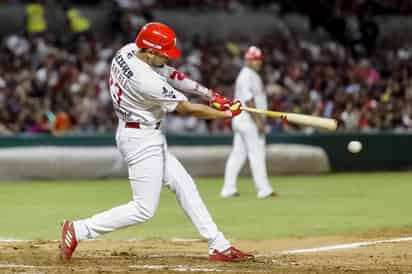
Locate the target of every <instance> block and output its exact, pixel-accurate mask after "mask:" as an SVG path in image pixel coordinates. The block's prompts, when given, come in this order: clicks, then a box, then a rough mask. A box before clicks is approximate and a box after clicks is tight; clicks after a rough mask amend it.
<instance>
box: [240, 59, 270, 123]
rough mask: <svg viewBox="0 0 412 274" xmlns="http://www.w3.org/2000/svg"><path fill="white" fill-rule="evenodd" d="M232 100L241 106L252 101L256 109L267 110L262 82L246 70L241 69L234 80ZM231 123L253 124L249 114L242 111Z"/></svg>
mask: <svg viewBox="0 0 412 274" xmlns="http://www.w3.org/2000/svg"><path fill="white" fill-rule="evenodd" d="M234 99H235V100H239V101H240V102H241V103H242V105H245V103H246V102H247V101H249V100H251V99H254V101H255V104H256V108H258V109H267V100H266V94H265V93H264V91H263V82H262V79H261V78H260V76H259V74H258V73H257V72H256V71H254V70H252V69H250V68H248V67H246V66H245V67H243V68H242V70H241V71H240V73H239V76H238V77H237V78H236V83H235V94H234ZM233 123H253V120H252V118H251V117H250V114H249V113H247V112H245V111H243V112H242V113H241V114H240V115H238V116H237V117H235V118H234V119H233Z"/></svg>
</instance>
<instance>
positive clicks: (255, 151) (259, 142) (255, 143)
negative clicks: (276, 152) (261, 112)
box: [220, 121, 273, 198]
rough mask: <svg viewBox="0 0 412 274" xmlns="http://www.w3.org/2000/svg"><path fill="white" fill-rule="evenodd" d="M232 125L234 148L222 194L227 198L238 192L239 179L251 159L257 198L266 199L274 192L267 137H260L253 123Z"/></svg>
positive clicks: (234, 123) (226, 169) (227, 163)
mask: <svg viewBox="0 0 412 274" xmlns="http://www.w3.org/2000/svg"><path fill="white" fill-rule="evenodd" d="M232 125H233V131H234V136H233V148H232V152H231V153H230V155H229V158H228V160H227V162H226V168H225V179H224V180H225V181H224V185H223V188H222V191H221V193H220V194H221V196H222V197H227V196H230V195H231V194H233V193H236V192H237V178H238V176H239V173H240V171H241V169H242V167H243V166H244V164H245V162H246V159H249V166H250V169H251V172H252V177H253V181H254V182H255V187H256V191H257V196H258V197H259V198H263V197H266V196H267V195H269V194H270V193H272V191H273V190H272V187H271V185H270V183H269V179H268V175H267V171H266V161H265V137H264V136H261V135H259V132H258V129H257V127H256V125H255V124H254V123H252V122H249V123H248V122H238V121H236V122H235V121H234V122H233V123H232Z"/></svg>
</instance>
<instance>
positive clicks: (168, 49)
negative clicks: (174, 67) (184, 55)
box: [136, 22, 180, 59]
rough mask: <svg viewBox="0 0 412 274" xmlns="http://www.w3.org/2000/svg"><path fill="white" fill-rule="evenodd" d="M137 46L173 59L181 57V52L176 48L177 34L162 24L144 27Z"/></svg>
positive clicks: (137, 39) (149, 24) (151, 24)
mask: <svg viewBox="0 0 412 274" xmlns="http://www.w3.org/2000/svg"><path fill="white" fill-rule="evenodd" d="M136 45H137V47H139V48H141V49H153V50H154V51H157V52H159V53H161V54H163V55H165V56H167V57H169V58H172V59H175V58H179V57H180V50H179V49H178V48H177V47H176V33H175V32H174V31H173V30H172V29H171V28H170V27H169V26H167V25H165V24H162V23H157V22H153V23H148V24H146V25H144V26H143V27H142V29H141V30H140V32H139V34H138V35H137V37H136Z"/></svg>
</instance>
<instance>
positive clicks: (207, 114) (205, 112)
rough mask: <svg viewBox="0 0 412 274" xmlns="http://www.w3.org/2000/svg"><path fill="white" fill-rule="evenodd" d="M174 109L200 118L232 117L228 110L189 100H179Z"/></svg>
mask: <svg viewBox="0 0 412 274" xmlns="http://www.w3.org/2000/svg"><path fill="white" fill-rule="evenodd" d="M176 111H177V112H179V113H185V114H190V115H193V116H194V117H196V118H200V119H206V120H209V119H223V118H230V117H232V113H231V112H230V111H220V110H216V109H213V108H211V107H209V106H207V105H203V104H192V103H189V102H181V103H179V105H178V106H177V108H176Z"/></svg>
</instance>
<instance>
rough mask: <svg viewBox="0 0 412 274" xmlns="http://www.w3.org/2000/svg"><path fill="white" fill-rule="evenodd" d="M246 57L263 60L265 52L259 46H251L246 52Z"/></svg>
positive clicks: (247, 58)
mask: <svg viewBox="0 0 412 274" xmlns="http://www.w3.org/2000/svg"><path fill="white" fill-rule="evenodd" d="M245 59H246V60H263V53H262V51H261V50H260V49H259V48H258V47H255V46H251V47H249V48H248V49H247V51H246V52H245Z"/></svg>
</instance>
